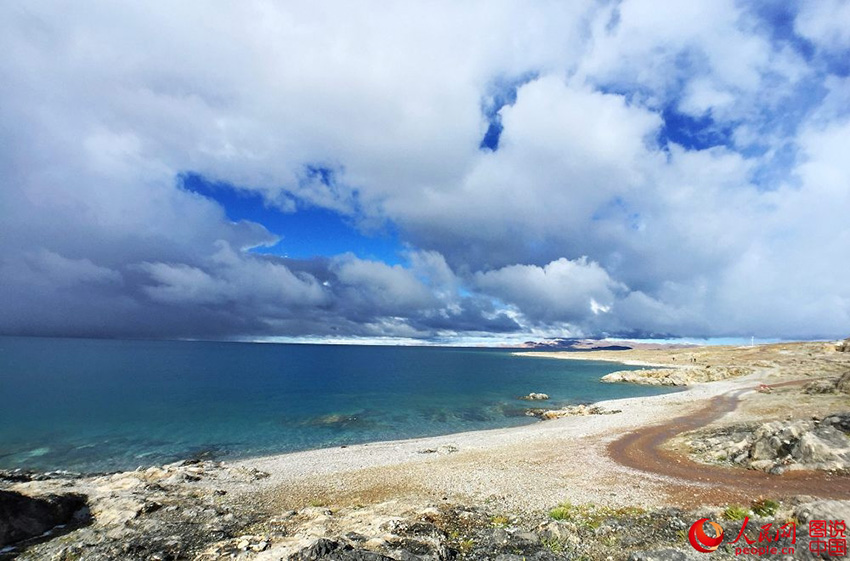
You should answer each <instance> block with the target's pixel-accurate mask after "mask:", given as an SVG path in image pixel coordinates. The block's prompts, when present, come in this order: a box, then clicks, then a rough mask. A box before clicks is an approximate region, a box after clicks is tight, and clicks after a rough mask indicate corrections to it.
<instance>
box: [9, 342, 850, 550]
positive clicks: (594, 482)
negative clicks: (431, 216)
mask: <svg viewBox="0 0 850 561" xmlns="http://www.w3.org/2000/svg"><path fill="white" fill-rule="evenodd" d="M590 354H591V355H592V358H593V359H599V360H616V361H620V362H630V363H634V362H638V363H641V364H647V365H653V366H654V367H664V369H663V370H659V369H658V368H652V369H649V371H648V372H647V373H646V380H647V381H649V382H650V383H654V384H672V385H676V384H689V385H688V389H687V390H686V391H682V392H677V393H671V394H666V395H658V396H652V397H641V398H631V399H622V400H615V401H604V402H601V403H598V404H596V407H594V408H571V409H565V410H562V411H561V412H560V413H559V414H553V415H551V417H556V418H554V419H553V420H548V421H544V422H539V423H535V424H531V425H526V426H520V427H513V428H503V429H495V430H489V431H478V432H468V433H461V434H451V435H445V436H439V437H431V438H424V439H414V440H404V441H389V442H380V443H369V444H360V445H351V446H340V447H335V448H327V449H323V450H313V451H305V452H298V453H293V454H284V455H277V456H269V457H261V458H254V459H248V460H242V461H237V462H227V463H220V462H216V461H209V460H206V461H205V460H189V461H184V462H178V463H175V464H171V465H167V466H162V467H152V468H146V469H140V470H137V471H131V472H122V473H117V474H112V475H104V476H97V477H79V478H77V477H68V476H63V475H61V474H59V475H57V474H53V475H47V476H44V475H27V474H23V473H19V474H17V475H15V474H10V473H6V474H5V476H4V477H5V479H3V481H2V489H4V490H5V492H7V493H11V492H13V493H21V494H23V495H26V496H28V497H44V496H47V495H50V494H54V495H56V496H58V497H64V500H65V501H66V502H67V501H74V500H76V501H83V502H85V503H86V504H87V505H88V507H87V510H86V509H84V510H83V511H80V512H78V514H77V518H76V519H74V518H70V519H69V520H66V521H65V523H66V524H68V525H66V526H65V527H64V528H62V529H59V530H54V534H52V535H51V536H46V537H43V538H41V541H40V542H38V543H26V542H25V543H23V544H19V545H18V546H17V547H16V548H15V549H14V550H8V551H7V553H6V555H18V556H19V557H18V558H19V559H46V558H55V559H108V558H110V559H111V558H122V559H180V558H187V559H193V558H196V559H232V558H242V559H376V560H380V559H397V560H400V559H453V558H459V559H500V560H505V561H508V560H514V559H516V560H519V559H522V558H529V559H573V558H577V557H584V558H589V559H608V558H611V559H636V560H637V559H662V558H663V559H686V558H690V557H689V556H690V555H692V554H694V553H695V552H694V550H693V549H692V548H691V546H690V545H688V543H687V538H686V533H687V529H688V527H689V526H690V525H691V524H693V523H694V522H695V521H696V520H697V519H699V518H703V517H707V518H711V519H712V520H715V521H717V522H719V523H720V524H721V525H722V526H723V528H724V530H725V531H727V532H730V533H737V531H738V530H740V528H741V525H742V523H743V520H742V518H743V516H747V517H749V519H750V526H751V528H755V530H754V531H755V534H754V536H757V535H758V527H759V526H762V525H764V524H765V523H767V522H779V523H780V524H781V523H785V522H787V521H790V520H793V521H795V522H796V523H797V527H796V528H797V530H796V531H797V533H796V544H795V547H796V548H797V550H798V551H800V552H802V551H805V550H806V547H807V545H808V539H809V538H808V534H807V530H806V522H807V520H809V519H842V520H843V519H847V518H848V517H850V512H848V511H850V501H848V499H850V477H849V476H848V475H847V471H848V467H850V450H848V448H850V446H848V442H850V440H848V437H847V433H848V432H850V413H849V412H850V393H848V392H850V353H847V352H840V350H839V347H837V346H836V345H835V344H832V343H788V344H777V345H764V346H758V347H737V348H733V347H703V348H686V349H668V350H633V351H617V352H603V351H600V352H594V353H590ZM537 356H539V354H538V355H537ZM552 356H556V357H558V358H574V357H575V354H574V353H573V354H563V355H560V354H555V355H552ZM582 358H591V357H587V356H582ZM527 360H535V358H534V357H530V358H528V359H527ZM628 376H629V377H632V376H633V374H629V375H628ZM611 378H613V379H616V378H617V377H616V376H613V377H611ZM632 381H639V380H638V379H637V378H632ZM615 383H616V382H615ZM534 389H541V390H542V388H534ZM594 413H595V414H594ZM74 497H76V498H74ZM61 500H63V499H61V498H56V497H54V498H53V499H51V501H53V503H54V508H53V510H52V511H51V510H50V508H49V507H48V506H44V505H42V510H44V511H48V512H52V513H53V515H54V519H51V520H48V521H47V522H44V524H48V523H50V522H51V521H56V520H57V519H58V518H56V517H60V518H61V516H60V514H62V513H61V512H58V510H61V509H59V508H58V507H56V504H55V503H57V502H61ZM74 504H79V502H78V503H74ZM71 508H72V507H71V506H67V505H66V506H65V510H66V511H67V510H70V509H71ZM36 510H37V509H36ZM66 514H67V513H66ZM34 519H35V517H33V520H34ZM33 524H35V522H32V521H31V523H30V525H31V526H32V525H33ZM777 527H778V526H777ZM751 533H752V532H751ZM48 538H52V539H48ZM789 539H790V538H789ZM734 556H735V555H734V547H733V546H731V545H723V546H722V547H721V548H720V549H719V550H718V551H717V552H715V554H714V557H717V558H721V559H722V558H734ZM768 558H770V557H769V556H768ZM777 558H779V557H777Z"/></svg>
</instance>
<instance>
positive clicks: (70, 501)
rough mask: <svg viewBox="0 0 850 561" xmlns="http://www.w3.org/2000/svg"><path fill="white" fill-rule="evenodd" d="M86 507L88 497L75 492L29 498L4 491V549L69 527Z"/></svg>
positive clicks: (0, 522)
mask: <svg viewBox="0 0 850 561" xmlns="http://www.w3.org/2000/svg"><path fill="white" fill-rule="evenodd" d="M85 507H86V498H85V497H84V496H82V495H78V494H74V493H70V494H65V495H47V496H44V497H28V496H26V495H22V494H20V493H15V492H12V491H0V547H2V546H5V545H9V544H13V543H17V542H20V541H23V540H27V539H30V538H34V537H38V536H41V535H42V534H44V533H45V532H48V531H50V530H52V529H53V528H55V527H56V526H59V525H61V524H68V523H69V522H71V521H72V520H73V519H74V517H75V515H76V514H77V513H81V512H82V511H83V510H84V509H85ZM80 518H82V516H80Z"/></svg>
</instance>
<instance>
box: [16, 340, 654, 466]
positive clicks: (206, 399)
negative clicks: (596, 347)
mask: <svg viewBox="0 0 850 561" xmlns="http://www.w3.org/2000/svg"><path fill="white" fill-rule="evenodd" d="M623 368H626V367H622V366H619V365H616V364H611V363H603V362H591V361H587V362H585V361H581V362H578V361H565V360H556V359H544V358H524V357H516V356H512V355H511V354H510V352H508V351H503V350H484V349H451V348H429V347H364V346H335V345H277V344H249V343H211V342H173V341H113V340H87V339H40V338H17V337H0V468H2V469H10V468H18V467H20V468H29V469H37V470H52V469H68V470H73V471H83V472H90V471H109V470H118V469H133V468H136V467H137V466H139V465H151V464H158V463H163V462H169V461H174V460H177V459H182V458H186V457H188V456H193V455H199V454H205V455H212V456H213V457H219V458H235V457H245V456H253V455H262V454H270V453H278V452H287V451H295V450H305V449H311V448H321V447H328V446H339V445H342V444H353V443H361V442H372V441H379V440H394V439H401V438H409V437H417V436H430V435H438V434H447V433H453V432H460V431H467V430H477V429H487V428H496V427H507V426H514V425H521V424H526V423H532V422H537V421H536V420H535V419H533V418H530V417H527V416H525V415H524V411H525V409H527V408H528V407H529V402H526V401H521V400H518V399H517V397H518V396H521V395H525V394H528V393H529V392H544V393H548V394H549V395H550V396H551V398H552V399H551V400H550V401H549V402H546V407H550V406H551V407H555V406H559V405H564V404H569V403H581V402H590V401H599V400H602V399H612V398H618V397H632V396H639V395H653V394H658V393H662V392H664V391H665V390H663V389H658V388H651V387H643V386H632V385H620V384H603V383H600V382H599V378H600V377H601V376H602V375H604V374H605V373H607V372H610V371H613V370H619V369H623Z"/></svg>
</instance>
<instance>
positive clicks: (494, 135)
mask: <svg viewBox="0 0 850 561" xmlns="http://www.w3.org/2000/svg"><path fill="white" fill-rule="evenodd" d="M536 78H537V73H536V72H526V73H525V74H522V75H520V76H518V77H515V78H504V77H502V78H497V79H496V80H494V81H493V83H492V84H490V89H489V91H488V92H487V95H486V96H485V97H484V99H483V100H482V102H481V112H482V113H483V114H484V117H485V118H486V119H487V122H488V123H489V125H488V127H487V132H486V133H484V138H482V139H481V143H480V144H479V145H478V147H479V148H480V149H482V150H490V151H492V152H495V151H496V150H498V149H499V139H500V138H501V136H502V131H503V130H504V126H503V125H502V115H501V114H500V113H499V111H501V110H502V108H503V107H505V106H506V105H507V106H511V105H513V104H514V103H516V96H517V90H519V88H520V87H522V86H523V85H525V84H527V83H529V82H531V81H532V80H534V79H536Z"/></svg>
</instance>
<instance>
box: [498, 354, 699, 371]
mask: <svg viewBox="0 0 850 561" xmlns="http://www.w3.org/2000/svg"><path fill="white" fill-rule="evenodd" d="M597 352H600V353H601V352H618V353H622V352H628V351H593V350H590V351H539V352H538V351H517V352H513V353H511V354H512V355H514V356H522V357H530V358H554V359H557V360H595V361H599V362H613V363H615V364H622V365H624V366H646V367H649V368H685V367H686V365H684V364H674V365H671V364H668V363H662V362H647V361H645V360H634V359H618V358H614V357H608V356H605V357H596V356H594V357H593V358H582V357H581V356H571V355H573V354H575V355H582V354H592V353H597Z"/></svg>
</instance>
